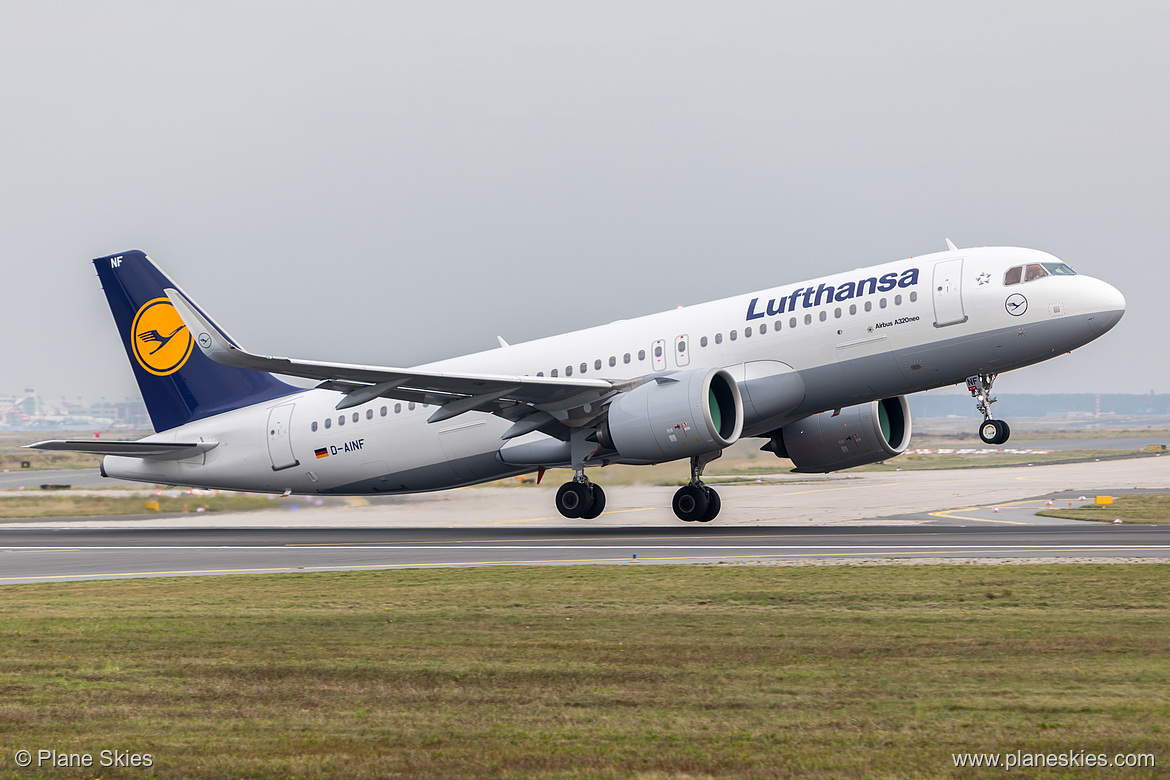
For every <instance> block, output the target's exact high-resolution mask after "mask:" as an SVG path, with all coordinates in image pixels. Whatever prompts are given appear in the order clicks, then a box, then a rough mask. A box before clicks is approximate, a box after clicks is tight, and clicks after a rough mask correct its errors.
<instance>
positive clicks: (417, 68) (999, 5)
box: [0, 0, 1170, 414]
mask: <svg viewBox="0 0 1170 780" xmlns="http://www.w3.org/2000/svg"><path fill="white" fill-rule="evenodd" d="M1168 9H1170V6H1168V5H1167V4H1166V3H1158V2H1149V3H1126V2H1114V3H1108V4H1106V3H1079V2H1054V3H1031V2H1018V0H1016V1H1014V2H980V3H927V2H924V3H869V2H853V3H808V2H799V3H797V2H793V3H776V2H769V3H752V2H722V3H685V2H668V3H667V2H664V3H638V2H629V1H628V0H626V1H623V2H618V3H606V2H588V3H544V2H532V3H507V2H491V3H483V2H469V3H444V2H434V3H416V2H412V3H394V2H365V3H359V2H330V3H300V2H289V1H287V0H284V1H282V2H270V3H267V2H228V3H218V2H200V3H180V2H118V1H117V0H107V1H106V2H101V3H83V2H72V3H70V2H65V3H60V2H20V1H18V0H6V1H5V2H4V4H3V6H2V8H0V252H2V257H3V259H2V262H3V281H2V284H3V287H2V288H0V289H2V293H0V295H2V307H0V330H2V333H3V338H2V339H0V366H2V367H3V368H2V372H3V373H2V374H0V393H17V392H20V390H21V389H22V388H24V387H34V388H36V389H37V390H38V391H39V392H40V393H41V394H42V395H43V396H44V397H46V398H53V397H61V396H68V397H76V396H84V397H86V398H88V399H97V398H99V397H103V396H104V397H107V398H108V399H110V400H120V399H122V398H124V397H126V396H130V395H133V394H135V393H136V388H135V387H134V384H133V377H132V375H131V372H130V369H129V367H128V365H127V361H126V356H125V353H124V352H123V351H122V348H121V346H120V344H119V341H118V338H117V336H116V334H115V332H114V326H113V323H112V320H111V318H110V316H109V313H108V310H107V309H106V304H105V299H104V297H103V296H102V293H101V289H100V286H99V284H98V282H97V278H96V276H95V275H94V272H93V269H92V266H90V264H89V260H90V259H91V258H93V257H97V256H100V255H105V254H110V253H113V252H117V251H120V250H124V249H130V248H138V249H142V250H144V251H146V252H147V253H149V254H150V255H151V257H153V258H154V259H155V261H156V262H158V263H159V264H160V265H161V266H162V267H163V268H164V269H165V270H166V271H167V272H168V273H169V274H171V276H172V277H174V278H175V279H176V281H178V282H179V284H181V285H183V286H184V287H185V288H186V290H187V291H188V292H189V293H190V294H191V295H192V296H193V297H195V298H196V299H197V300H198V301H199V302H200V303H201V304H202V305H203V306H204V308H206V309H207V310H209V311H210V312H211V313H212V314H213V316H215V317H216V318H217V319H218V320H219V321H220V323H221V324H223V325H224V326H225V327H226V328H227V329H228V330H229V331H230V332H231V333H232V334H233V335H234V336H235V337H236V338H237V339H238V340H239V341H240V342H242V343H243V344H244V346H245V347H248V348H250V349H254V350H257V351H261V352H265V353H268V354H291V355H295V356H298V357H304V358H312V359H321V360H335V361H350V362H361V363H372V364H379V365H409V364H413V363H419V362H424V361H428V360H433V359H438V358H443V357H448V356H451V355H456V354H461V353H464V352H472V351H477V350H480V349H487V348H491V347H493V346H494V345H495V343H496V342H495V336H496V334H500V335H502V336H504V337H505V338H506V339H508V340H509V341H513V342H516V341H522V340H527V339H531V338H536V337H540V336H545V335H550V334H553V333H557V332H562V331H566V330H572V329H576V328H580V327H585V326H589V325H594V324H599V323H602V322H607V321H609V320H612V319H617V318H622V317H630V316H636V315H640V314H648V313H651V312H654V311H659V310H662V309H666V308H671V307H673V306H675V305H677V304H691V303H697V302H700V301H703V300H709V299H712V298H716V297H722V296H727V295H733V294H737V293H742V292H748V291H751V290H754V289H759V288H763V287H769V286H773V285H777V284H784V283H788V282H793V281H799V280H801V279H805V278H808V277H810V276H813V275H819V274H822V273H829V272H834V271H842V270H848V269H851V268H855V267H858V266H863V265H869V264H873V263H878V262H884V261H888V260H896V259H899V258H902V257H907V256H911V255H918V254H925V253H927V252H933V251H936V250H939V249H943V248H944V247H945V244H944V239H945V238H947V237H949V238H951V239H952V240H954V241H955V242H956V243H957V244H958V245H960V246H964V245H980V246H981V245H1000V244H1006V245H1018V246H1027V247H1034V248H1038V249H1044V250H1047V251H1050V252H1052V253H1054V254H1056V255H1058V256H1059V257H1061V258H1062V259H1064V260H1065V261H1066V262H1068V263H1069V264H1071V265H1072V266H1073V267H1074V268H1076V269H1078V270H1079V271H1081V272H1082V273H1087V274H1091V275H1094V276H1099V277H1102V278H1104V279H1106V280H1108V281H1110V282H1112V283H1113V284H1115V285H1116V286H1117V287H1119V288H1120V289H1121V290H1122V291H1123V292H1124V293H1125V295H1126V297H1127V299H1128V313H1127V314H1126V316H1125V318H1124V319H1123V320H1122V322H1121V324H1120V325H1119V326H1118V327H1117V328H1115V329H1114V331H1113V332H1111V333H1109V334H1108V335H1107V336H1106V337H1104V338H1102V339H1100V340H1099V341H1098V342H1096V343H1094V344H1092V345H1089V346H1088V347H1085V348H1084V349H1082V350H1079V351H1077V352H1075V353H1073V354H1072V355H1068V356H1062V357H1060V358H1058V359H1056V360H1054V361H1050V362H1049V363H1046V364H1043V365H1041V366H1036V367H1032V368H1030V369H1025V370H1022V371H1018V372H1015V373H1013V374H1010V375H1005V376H1004V377H1002V378H1001V379H1000V382H999V384H998V385H997V386H996V389H997V390H998V391H1000V392H1001V393H1011V392H1149V391H1150V390H1156V391H1158V392H1170V360H1168V359H1167V357H1166V354H1167V351H1166V346H1165V345H1164V343H1163V342H1164V339H1165V337H1166V333H1167V325H1166V288H1167V285H1168V282H1170V272H1168V271H1167V258H1166V256H1165V255H1166V250H1163V249H1161V248H1160V247H1161V245H1162V242H1163V241H1165V240H1166V238H1167V229H1168V227H1170V219H1167V215H1168V214H1170V189H1168V187H1167V183H1168V181H1170V176H1168V174H1170V165H1168V152H1167V148H1168V143H1170V141H1168V139H1170V132H1168V131H1170V122H1168V120H1170V94H1168V93H1170V89H1168V81H1170V46H1167V42H1166V37H1167V32H1168V31H1170V10H1168ZM1003 411H1004V413H1005V414H1007V413H1008V412H1009V411H1010V410H1003Z"/></svg>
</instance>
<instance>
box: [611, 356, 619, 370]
mask: <svg viewBox="0 0 1170 780" xmlns="http://www.w3.org/2000/svg"><path fill="white" fill-rule="evenodd" d="M616 365H617V358H616V357H614V356H613V355H610V356H609V367H610V368H613V367H614V366H616Z"/></svg>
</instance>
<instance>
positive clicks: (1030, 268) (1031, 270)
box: [1024, 263, 1048, 282]
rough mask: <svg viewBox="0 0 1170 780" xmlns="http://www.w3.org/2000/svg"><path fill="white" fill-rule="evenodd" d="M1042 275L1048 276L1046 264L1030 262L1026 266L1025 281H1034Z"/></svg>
mask: <svg viewBox="0 0 1170 780" xmlns="http://www.w3.org/2000/svg"><path fill="white" fill-rule="evenodd" d="M1042 276H1048V272H1047V271H1045V270H1044V266H1042V265H1040V264H1039V263H1028V265H1026V266H1024V281H1025V282H1032V281H1035V280H1037V279H1039V278H1040V277H1042Z"/></svg>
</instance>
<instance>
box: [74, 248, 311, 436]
mask: <svg viewBox="0 0 1170 780" xmlns="http://www.w3.org/2000/svg"><path fill="white" fill-rule="evenodd" d="M93 264H94V266H95V267H96V268H97V272H98V278H100V279H101V282H102V288H103V289H104V290H105V293H106V300H107V301H109V303H110V311H111V313H113V315H114V322H116V323H117V325H118V333H119V334H120V335H121V336H122V345H123V346H124V347H125V348H126V355H127V356H128V357H129V358H130V367H131V368H133V369H134V378H135V379H137V380H138V389H139V390H141V391H142V400H143V401H145V402H146V409H147V411H148V412H149V413H150V419H151V422H153V423H154V429H155V430H156V431H165V430H169V429H171V428H174V427H176V426H179V425H183V424H184V423H188V422H190V421H192V420H201V419H203V418H205V417H210V416H212V415H215V414H220V413H221V412H227V411H230V410H232V409H239V408H240V407H243V406H250V405H252V404H257V403H262V402H264V401H270V400H272V399H275V398H280V397H282V396H286V395H290V394H292V393H298V392H301V390H300V388H296V387H293V386H292V385H290V384H287V383H285V382H282V381H280V380H279V379H277V378H276V377H274V376H273V375H272V374H266V373H264V372H262V371H252V370H249V369H245V368H231V367H229V366H222V365H220V364H219V363H215V362H213V361H211V360H209V359H208V358H206V357H204V356H203V353H202V352H200V351H199V350H198V349H196V348H195V347H196V345H195V343H194V341H193V340H192V337H191V333H190V332H189V331H188V330H187V327H186V326H185V325H184V324H183V320H182V319H181V318H180V317H179V315H178V313H177V312H176V311H175V307H174V306H173V305H171V302H170V300H168V299H167V295H166V293H165V292H164V290H165V289H166V288H168V287H173V288H175V289H181V288H179V287H178V285H176V284H175V283H174V282H173V281H171V280H170V279H169V278H167V275H166V274H164V273H163V272H162V271H160V270H159V268H158V266H156V265H155V264H154V263H153V262H151V260H150V258H149V257H147V256H146V255H145V254H143V253H142V252H139V251H138V250H131V251H129V252H123V253H121V254H117V255H110V256H109V257H99V258H98V259H96V260H94V261H93ZM188 299H189V297H188ZM200 313H201V314H203V316H204V317H206V316H207V315H206V313H205V312H203V311H202V310H200ZM208 319H210V317H208ZM233 343H234V342H233Z"/></svg>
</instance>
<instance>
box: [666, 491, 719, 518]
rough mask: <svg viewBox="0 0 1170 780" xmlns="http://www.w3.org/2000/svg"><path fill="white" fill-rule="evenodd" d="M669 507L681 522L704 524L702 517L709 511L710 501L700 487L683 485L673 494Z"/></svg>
mask: <svg viewBox="0 0 1170 780" xmlns="http://www.w3.org/2000/svg"><path fill="white" fill-rule="evenodd" d="M670 505H671V507H673V508H674V514H675V516H676V517H678V519H679V520H682V521H683V522H686V523H694V522H696V521H698V522H705V520H704V517H705V516H706V514H707V512H708V510H709V509H710V500H709V498H708V497H707V491H706V490H704V489H703V487H702V486H700V485H683V486H682V487H680V488H679V489H678V490H677V491H676V492H675V494H674V500H673V501H671V502H670Z"/></svg>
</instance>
